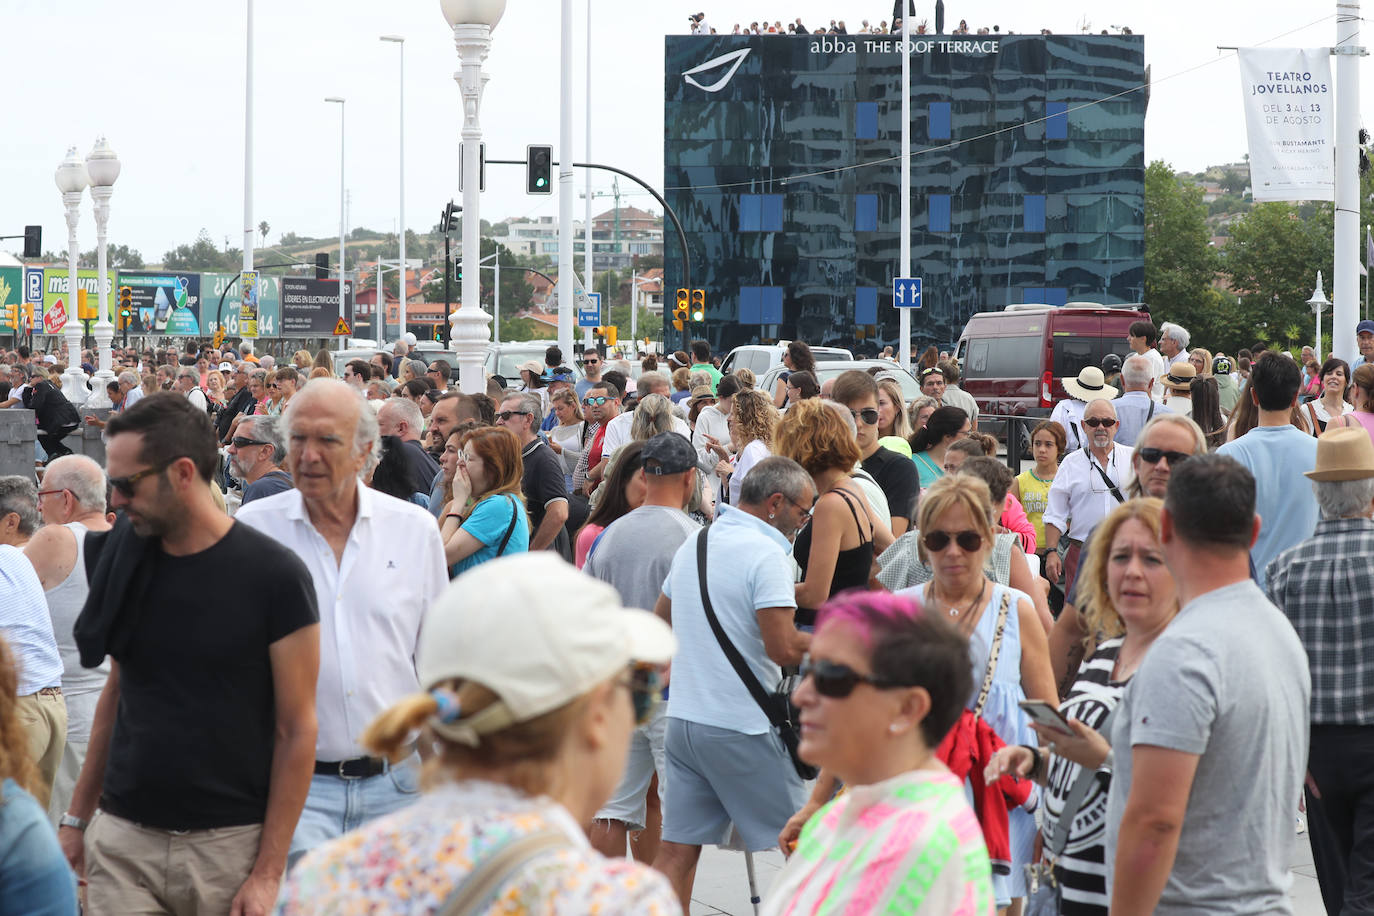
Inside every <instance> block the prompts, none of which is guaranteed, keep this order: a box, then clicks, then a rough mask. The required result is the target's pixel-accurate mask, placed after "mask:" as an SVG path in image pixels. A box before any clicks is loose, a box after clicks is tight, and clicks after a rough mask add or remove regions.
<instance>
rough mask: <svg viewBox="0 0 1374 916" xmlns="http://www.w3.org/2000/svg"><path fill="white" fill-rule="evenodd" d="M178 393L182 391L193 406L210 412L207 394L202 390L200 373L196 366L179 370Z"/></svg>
mask: <svg viewBox="0 0 1374 916" xmlns="http://www.w3.org/2000/svg"><path fill="white" fill-rule="evenodd" d="M177 391H180V392H181V393H182V394H183V395H184V396H185V397H186V400H188V401H190V402H191V404H192V406H194V407H198V408H200V409H201V410H209V404H208V402H207V401H206V400H205V392H204V391H201V390H200V373H199V372H197V371H196V369H195V367H194V366H182V367H181V368H180V369H178V370H177Z"/></svg>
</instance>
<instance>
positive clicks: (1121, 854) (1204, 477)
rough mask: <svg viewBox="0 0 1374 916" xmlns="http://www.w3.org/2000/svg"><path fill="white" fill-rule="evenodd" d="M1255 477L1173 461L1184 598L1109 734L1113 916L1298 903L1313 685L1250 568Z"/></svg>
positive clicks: (1174, 560) (1234, 468) (1204, 461)
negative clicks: (1299, 815) (1299, 827)
mask: <svg viewBox="0 0 1374 916" xmlns="http://www.w3.org/2000/svg"><path fill="white" fill-rule="evenodd" d="M1258 522H1259V520H1258V518H1257V517H1256V516H1255V479H1254V477H1252V476H1251V474H1250V472H1249V471H1247V470H1246V469H1245V468H1244V467H1243V466H1242V465H1240V464H1239V463H1238V462H1236V461H1235V460H1234V459H1231V458H1227V457H1224V456H1221V455H1206V456H1199V457H1194V458H1190V459H1188V461H1187V462H1184V463H1181V464H1179V465H1178V466H1177V467H1175V468H1174V469H1173V471H1172V474H1171V477H1170V480H1169V490H1168V495H1167V497H1166V498H1165V504H1164V517H1163V521H1162V526H1161V527H1162V532H1161V540H1162V542H1163V546H1164V555H1165V560H1166V561H1167V563H1168V564H1169V569H1170V571H1171V572H1172V573H1173V576H1174V580H1175V582H1176V583H1177V586H1178V593H1179V596H1180V600H1183V601H1186V602H1187V603H1186V604H1185V605H1184V606H1183V608H1182V609H1181V610H1180V611H1179V613H1178V616H1177V617H1175V618H1174V619H1173V621H1171V622H1170V623H1169V626H1168V628H1167V629H1166V630H1165V631H1164V632H1163V633H1162V634H1161V635H1160V636H1159V638H1158V639H1156V640H1155V642H1154V644H1153V645H1152V646H1151V647H1150V651H1149V653H1148V654H1147V655H1146V656H1145V660H1144V661H1143V662H1142V663H1141V665H1140V669H1139V670H1138V671H1137V673H1136V675H1135V677H1133V678H1132V679H1131V682H1130V684H1129V685H1128V686H1127V688H1126V692H1125V694H1124V695H1123V697H1122V700H1121V705H1120V706H1119V707H1118V712H1117V716H1116V720H1115V725H1114V727H1113V729H1112V732H1113V734H1112V736H1111V740H1112V766H1113V778H1112V786H1111V794H1110V796H1109V802H1108V808H1107V838H1108V840H1107V863H1106V864H1107V868H1108V886H1109V887H1111V888H1112V913H1113V914H1114V916H1115V914H1118V913H1120V914H1134V913H1142V914H1143V913H1178V914H1182V913H1189V914H1196V913H1237V914H1239V913H1246V914H1256V913H1273V914H1289V913H1292V904H1291V902H1290V901H1289V898H1288V887H1289V883H1290V879H1289V875H1288V863H1289V861H1290V855H1291V853H1292V849H1293V837H1294V829H1293V819H1294V815H1295V813H1296V810H1297V804H1298V798H1299V794H1300V793H1301V791H1302V781H1303V772H1304V770H1305V768H1306V764H1307V741H1308V709H1309V705H1308V703H1309V697H1310V694H1311V681H1310V678H1309V676H1308V670H1307V655H1306V653H1305V652H1304V651H1303V647H1302V644H1301V643H1300V642H1299V640H1298V637H1297V634H1296V633H1294V632H1293V628H1292V625H1291V624H1289V622H1288V620H1287V619H1286V618H1285V617H1284V616H1283V614H1282V613H1280V611H1279V610H1278V608H1276V607H1274V605H1273V604H1271V603H1270V602H1269V601H1268V600H1267V599H1266V598H1265V596H1264V593H1263V592H1261V591H1260V589H1259V587H1258V586H1256V585H1255V583H1254V581H1253V580H1252V579H1251V578H1250V576H1249V549H1250V547H1251V545H1252V544H1253V543H1254V540H1255V536H1256V535H1257V534H1258V531H1259V529H1258Z"/></svg>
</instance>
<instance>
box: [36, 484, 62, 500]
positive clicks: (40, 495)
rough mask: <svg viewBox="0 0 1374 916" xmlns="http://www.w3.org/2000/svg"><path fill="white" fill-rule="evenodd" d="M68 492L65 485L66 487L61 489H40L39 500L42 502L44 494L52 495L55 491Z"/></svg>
mask: <svg viewBox="0 0 1374 916" xmlns="http://www.w3.org/2000/svg"><path fill="white" fill-rule="evenodd" d="M66 492H67V490H66V488H65V487H64V488H63V489H60V490H39V491H38V499H39V501H40V502H41V501H42V500H43V497H44V496H52V495H53V494H54V493H66Z"/></svg>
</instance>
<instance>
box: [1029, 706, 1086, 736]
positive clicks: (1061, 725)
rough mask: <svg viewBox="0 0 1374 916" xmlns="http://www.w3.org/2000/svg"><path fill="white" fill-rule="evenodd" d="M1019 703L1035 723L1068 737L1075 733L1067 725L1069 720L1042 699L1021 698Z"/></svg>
mask: <svg viewBox="0 0 1374 916" xmlns="http://www.w3.org/2000/svg"><path fill="white" fill-rule="evenodd" d="M1019 705H1020V707H1021V708H1022V709H1024V710H1025V711H1026V715H1027V716H1030V720H1031V721H1032V722H1034V723H1035V724H1036V725H1043V726H1044V727H1046V728H1049V729H1053V730H1054V731H1057V732H1060V733H1062V734H1064V735H1067V736H1068V737H1070V738H1072V737H1074V736H1075V735H1076V734H1077V733H1076V732H1075V731H1074V730H1073V727H1072V726H1070V725H1069V720H1068V719H1066V718H1064V715H1063V714H1062V713H1061V712H1059V710H1057V709H1055V708H1054V707H1053V706H1051V705H1050V704H1049V703H1046V702H1045V701H1044V700H1022V701H1021V702H1020V704H1019Z"/></svg>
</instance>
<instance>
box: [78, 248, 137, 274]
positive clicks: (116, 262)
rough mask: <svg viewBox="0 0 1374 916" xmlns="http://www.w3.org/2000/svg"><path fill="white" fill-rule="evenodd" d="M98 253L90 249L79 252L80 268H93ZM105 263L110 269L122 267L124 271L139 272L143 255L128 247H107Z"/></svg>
mask: <svg viewBox="0 0 1374 916" xmlns="http://www.w3.org/2000/svg"><path fill="white" fill-rule="evenodd" d="M98 254H99V252H97V251H96V249H94V248H92V249H91V250H90V251H83V252H81V256H80V258H79V260H80V262H81V266H83V267H95V266H96V264H97V256H98ZM105 259H106V263H107V264H108V265H109V266H110V267H111V268H115V267H122V268H124V269H125V270H139V269H140V268H142V267H143V255H142V254H140V253H139V251H138V249H136V248H130V247H129V246H128V245H108V246H106V248H105Z"/></svg>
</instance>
